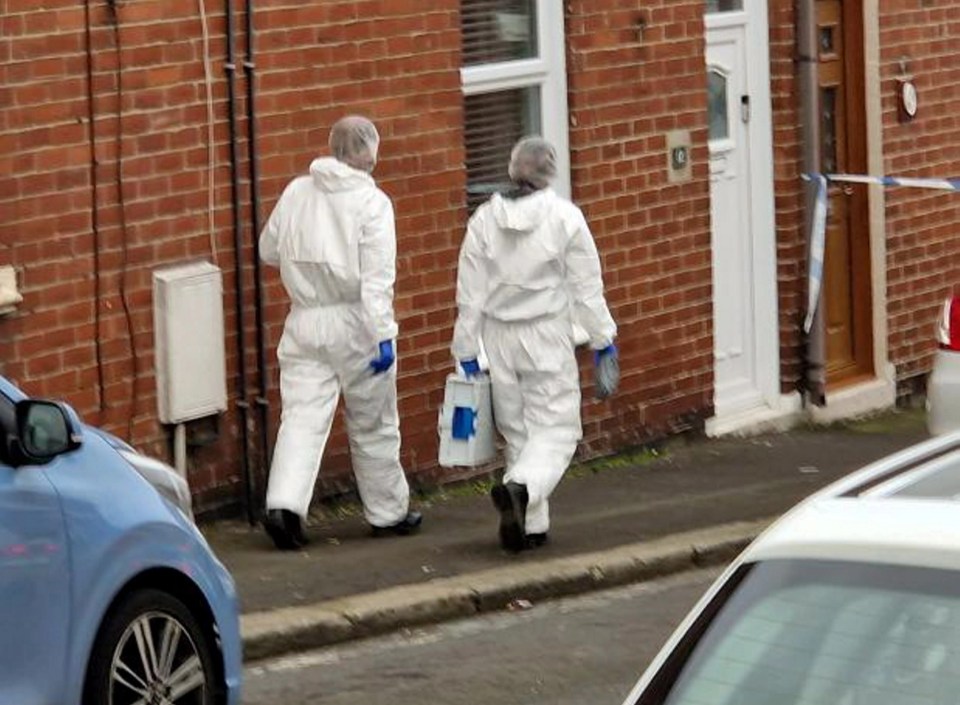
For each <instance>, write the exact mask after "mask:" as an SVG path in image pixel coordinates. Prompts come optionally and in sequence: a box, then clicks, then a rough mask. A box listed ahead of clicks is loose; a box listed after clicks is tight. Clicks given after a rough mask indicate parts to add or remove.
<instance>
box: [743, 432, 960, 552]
mask: <svg viewBox="0 0 960 705" xmlns="http://www.w3.org/2000/svg"><path fill="white" fill-rule="evenodd" d="M781 558H806V559H821V560H849V561H862V562H881V563H897V564H906V565H919V566H928V567H933V568H956V569H960V432H958V433H953V434H949V435H945V436H941V437H937V438H934V439H932V440H929V441H926V442H924V443H920V444H917V445H915V446H911V447H910V448H907V449H905V450H903V451H901V452H899V453H895V454H894V455H890V456H888V457H886V458H883V459H882V460H879V461H877V462H876V463H873V464H871V465H868V466H867V467H865V468H863V469H862V470H859V471H857V472H854V473H852V474H851V475H848V476H847V477H845V478H843V479H841V480H839V481H838V482H835V483H834V484H832V485H830V486H829V487H827V488H825V489H823V490H821V491H819V492H817V493H816V494H814V495H812V496H811V497H809V498H808V499H806V500H804V501H803V502H801V503H800V504H798V505H797V506H796V507H795V508H794V509H792V510H790V511H789V512H788V513H787V514H785V515H784V516H783V517H782V518H781V519H779V520H778V521H776V522H775V523H774V524H773V525H772V526H771V527H770V528H768V529H767V530H766V531H765V532H764V533H763V534H761V536H760V537H759V538H758V539H757V540H756V541H754V542H753V543H752V544H751V545H750V547H749V548H748V549H747V550H746V551H745V552H744V554H743V555H742V556H741V561H758V560H770V559H781Z"/></svg>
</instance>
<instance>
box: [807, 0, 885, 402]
mask: <svg viewBox="0 0 960 705" xmlns="http://www.w3.org/2000/svg"><path fill="white" fill-rule="evenodd" d="M817 25H818V39H819V50H820V53H819V56H820V66H819V68H820V114H821V118H820V130H821V134H820V140H821V159H822V169H823V171H824V172H825V173H828V174H830V173H848V174H865V173H867V172H866V169H867V140H866V116H865V103H866V97H865V92H864V75H863V74H864V65H863V4H862V0H817ZM829 193H830V196H829V198H830V201H829V204H828V219H827V242H826V253H825V259H824V276H823V296H824V311H825V313H826V317H825V333H826V352H827V361H826V362H827V385H828V386H835V385H838V384H845V383H849V382H852V381H855V380H856V379H859V378H863V377H868V376H872V375H873V372H874V370H873V324H872V302H871V281H870V229H869V217H868V210H867V187H866V186H861V185H838V186H831V188H830V190H829Z"/></svg>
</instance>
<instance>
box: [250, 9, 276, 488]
mask: <svg viewBox="0 0 960 705" xmlns="http://www.w3.org/2000/svg"><path fill="white" fill-rule="evenodd" d="M246 12H247V17H246V19H247V28H246V29H247V32H246V35H247V37H246V39H247V47H246V52H247V58H246V60H245V61H244V62H243V69H244V71H245V72H246V78H247V131H248V139H247V150H248V159H249V161H250V223H251V224H252V228H253V283H254V284H253V285H254V300H253V303H254V309H255V311H256V338H257V367H258V368H259V369H258V371H259V382H260V389H259V390H258V393H257V409H258V410H259V415H260V463H261V466H260V477H261V478H266V477H267V471H268V469H269V467H270V433H269V426H268V424H269V423H270V402H269V401H268V400H267V382H268V379H267V350H266V344H265V342H264V327H263V282H261V281H260V257H259V253H258V252H257V243H258V238H259V235H260V174H259V168H258V164H257V114H256V76H255V73H254V69H255V68H256V65H255V64H254V61H253V47H254V39H255V34H254V26H253V0H246Z"/></svg>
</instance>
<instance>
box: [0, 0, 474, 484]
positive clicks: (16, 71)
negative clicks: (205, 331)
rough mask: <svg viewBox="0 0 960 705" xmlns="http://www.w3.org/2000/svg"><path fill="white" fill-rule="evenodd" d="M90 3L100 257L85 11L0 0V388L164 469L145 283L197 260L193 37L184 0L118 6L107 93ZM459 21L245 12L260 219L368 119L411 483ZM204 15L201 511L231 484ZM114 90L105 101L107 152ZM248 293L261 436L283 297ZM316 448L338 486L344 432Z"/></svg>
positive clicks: (429, 364)
mask: <svg viewBox="0 0 960 705" xmlns="http://www.w3.org/2000/svg"><path fill="white" fill-rule="evenodd" d="M91 5H92V17H91V29H92V32H91V43H92V47H93V56H94V58H93V74H94V80H93V87H92V90H93V93H94V100H93V111H94V113H95V123H96V131H95V141H96V158H97V162H98V166H97V170H96V182H97V208H96V215H97V219H98V225H99V228H98V230H99V234H98V236H97V238H96V240H97V242H95V237H94V235H93V234H92V226H93V213H94V209H93V207H92V204H93V174H92V172H91V167H90V165H91V155H92V147H91V139H90V137H91V133H90V131H89V119H88V118H89V113H90V102H89V101H88V97H87V90H88V84H87V78H86V71H87V61H86V51H85V46H86V44H85V33H84V28H85V26H86V23H85V17H84V11H83V3H82V2H76V1H75V0H71V1H70V2H67V1H65V0H64V1H54V0H51V1H50V2H45V3H44V4H43V7H42V8H40V9H38V8H37V7H36V3H34V2H28V1H27V0H9V1H8V2H6V3H5V4H4V10H5V11H4V14H3V15H2V17H0V33H2V36H3V37H4V41H3V43H2V44H0V59H2V63H0V91H2V93H0V96H2V100H0V106H2V108H0V155H2V157H0V163H2V164H3V168H2V169H0V176H2V178H3V181H2V188H0V222H2V223H3V236H2V240H0V264H13V265H14V266H15V267H16V268H17V270H18V273H19V278H20V281H21V285H22V290H23V294H24V296H25V300H24V303H23V304H22V306H21V307H20V308H19V310H18V312H17V313H16V314H15V315H14V316H12V317H8V318H5V319H0V346H2V347H0V360H3V372H4V374H6V375H7V376H9V377H10V378H12V379H14V380H15V381H16V382H18V383H19V384H21V385H22V386H23V388H24V389H25V390H27V391H28V392H30V393H33V394H38V395H50V396H56V397H62V398H66V399H67V400H69V401H70V402H71V403H73V404H74V405H75V406H76V408H77V409H78V410H79V411H80V412H81V413H82V414H83V415H84V417H85V418H86V419H87V420H88V421H91V422H93V423H100V424H103V425H104V426H106V427H107V428H108V429H110V430H112V431H114V432H116V433H117V434H118V435H121V436H123V437H128V438H131V439H132V441H133V442H135V443H136V444H137V445H139V446H140V447H142V448H144V449H145V450H147V451H149V452H153V453H156V454H158V455H161V456H164V457H168V454H169V453H168V447H167V446H168V440H167V433H166V431H165V430H164V429H163V428H161V427H160V425H159V424H158V423H157V422H156V419H155V409H156V394H155V379H154V373H153V332H152V301H151V272H152V270H153V269H155V268H156V267H158V266H162V265H166V264H173V263H178V262H181V261H183V260H185V259H191V258H198V257H206V258H209V257H211V252H212V251H211V240H210V233H209V229H208V227H207V214H208V209H207V183H208V173H207V168H206V167H207V156H208V155H207V122H206V118H207V115H206V104H205V92H204V84H203V75H204V74H203V46H202V40H201V36H202V35H201V23H200V18H199V15H198V11H197V3H196V2H195V1H194V0H162V2H161V1H159V0H156V1H151V0H139V1H138V2H136V3H121V4H119V6H118V11H117V18H118V20H119V25H118V26H119V34H120V44H121V47H122V50H121V53H120V57H121V63H122V66H123V71H122V82H120V83H118V81H117V73H116V69H117V55H116V52H115V51H114V49H115V32H114V24H113V21H112V17H111V13H110V11H109V9H108V7H107V4H106V3H105V2H98V1H97V0H92V2H91ZM234 7H235V8H236V12H237V15H236V18H235V19H236V24H235V27H236V28H237V39H236V45H235V47H236V54H237V59H238V61H240V60H242V59H243V58H244V53H243V50H244V45H243V35H242V31H241V30H242V25H243V19H244V18H243V14H242V12H243V2H241V1H240V0H236V1H235V3H234ZM457 7H458V6H457V4H456V3H453V2H449V1H448V2H446V3H434V4H432V5H431V7H430V8H429V10H428V11H424V9H423V6H422V3H418V2H412V1H410V2H404V1H401V0H393V1H392V2H390V3H382V2H356V3H349V4H348V3H311V4H309V5H304V6H302V7H294V6H291V5H290V4H289V3H284V2H278V1H273V2H264V1H263V0H260V1H259V2H257V3H256V8H257V14H256V16H255V17H256V25H257V27H258V30H259V35H258V37H257V41H256V47H257V52H258V55H257V57H256V70H257V72H258V81H257V88H258V92H259V94H258V100H257V107H258V112H259V116H260V122H259V125H258V127H259V137H260V139H259V153H260V167H261V177H262V178H261V194H262V197H263V203H262V204H261V209H260V215H261V222H262V221H263V220H264V219H265V218H266V217H267V215H268V214H269V210H270V208H271V207H272V205H273V203H274V201H275V199H276V198H277V196H278V195H279V193H280V191H281V190H282V187H283V185H284V184H285V183H286V181H287V180H288V179H290V178H291V177H292V176H294V175H296V174H298V173H302V172H304V171H305V170H306V168H307V166H308V165H309V162H310V160H311V159H312V158H313V157H315V156H317V155H318V154H319V153H321V152H324V151H325V149H326V134H327V130H328V128H329V126H330V124H332V122H333V121H334V120H335V119H336V118H338V117H340V116H341V115H343V114H344V113H346V112H350V111H358V112H362V113H365V114H367V115H369V116H370V117H372V118H373V119H374V120H375V121H376V122H377V124H378V126H379V128H380V131H381V134H382V136H383V139H384V144H383V149H382V150H381V164H380V167H379V168H378V173H377V175H378V177H379V178H380V180H381V184H382V185H383V187H384V189H385V190H386V191H387V192H388V193H389V194H390V195H391V196H392V197H393V199H394V203H395V205H396V208H397V212H398V231H399V242H398V252H399V257H398V268H399V272H400V276H399V281H398V285H397V313H398V316H399V318H400V322H401V326H402V336H401V341H400V356H401V379H400V393H401V402H400V405H401V409H402V412H403V415H404V440H405V450H404V460H405V462H406V463H407V465H408V466H409V467H410V469H411V470H413V471H417V470H420V469H423V468H429V467H430V466H432V465H433V464H434V463H435V460H434V459H435V451H434V450H433V449H434V447H435V445H436V439H435V435H436V432H435V426H436V407H437V404H438V400H439V396H440V394H442V391H441V384H442V378H443V376H444V374H445V372H446V369H447V368H448V367H449V354H448V353H447V347H448V344H449V328H450V326H451V323H452V316H453V311H452V310H451V307H450V301H451V298H450V295H449V294H450V290H451V288H452V286H453V282H454V277H455V274H454V267H455V262H456V252H457V249H458V246H459V240H460V237H461V233H462V230H463V223H464V218H465V211H464V209H463V206H462V201H463V192H464V176H463V174H462V169H461V165H462V163H463V154H462V135H461V125H462V107H461V100H462V99H461V95H460V84H459V50H460V41H459V17H458V15H457V13H456V8H457ZM207 9H208V12H209V24H210V33H211V59H212V74H213V79H214V84H215V85H214V102H215V105H214V109H215V115H216V118H215V119H216V128H215V143H216V169H215V183H216V191H215V201H214V203H215V207H214V212H215V219H216V228H215V237H214V242H215V247H216V251H217V255H218V258H217V261H218V264H219V265H220V266H221V267H222V268H223V269H224V289H225V298H224V307H225V313H226V323H227V330H228V339H227V341H226V342H227V355H228V379H229V381H230V386H229V389H230V393H231V403H230V410H229V411H228V413H227V414H226V415H225V417H224V420H223V423H222V424H221V434H222V435H221V439H220V441H219V442H218V443H217V444H216V445H215V446H214V447H212V448H209V449H206V450H204V451H200V452H198V453H196V454H195V455H194V456H193V457H192V458H191V463H192V468H191V481H192V483H193V486H194V488H195V489H196V490H198V491H199V492H200V493H201V494H203V492H204V491H205V490H207V489H210V488H213V487H214V486H216V485H224V484H230V483H234V482H238V481H239V479H240V478H239V463H238V455H237V448H238V444H237V440H236V438H237V435H238V432H239V431H238V425H237V424H238V414H237V411H236V408H235V402H236V398H235V391H234V381H235V379H236V369H237V357H236V347H237V345H236V342H237V341H236V317H235V314H234V289H235V279H234V271H235V270H234V249H233V235H232V227H233V226H232V224H233V219H232V213H231V208H230V194H231V190H230V181H229V177H230V162H229V152H228V130H227V106H226V81H225V80H224V64H225V46H226V44H225V36H224V35H225V21H224V9H223V3H221V2H208V3H207ZM237 77H238V78H237V83H236V89H237V96H238V98H239V100H238V105H237V109H236V114H237V116H238V129H239V133H240V135H241V141H240V144H239V147H238V149H239V154H240V155H241V158H242V160H243V164H241V175H242V176H243V178H244V181H243V182H242V183H241V185H240V186H241V198H242V204H241V208H242V210H241V217H242V218H243V227H244V232H243V238H244V242H245V243H246V249H245V251H244V252H243V258H244V262H245V263H246V264H245V274H244V291H245V295H246V304H247V306H246V310H245V312H244V320H245V340H246V344H247V350H248V352H247V355H248V359H247V363H248V364H247V368H248V371H249V379H248V388H249V398H250V399H251V400H252V398H253V395H254V392H255V383H256V374H255V372H256V356H255V351H254V316H253V304H252V302H253V279H252V256H253V252H252V245H251V243H252V240H253V237H252V236H253V234H252V233H251V232H250V229H249V225H250V211H249V201H248V185H247V181H246V174H247V165H246V153H247V152H246V143H245V142H244V140H243V139H242V138H243V136H244V135H245V134H246V121H245V119H244V116H245V103H244V100H243V96H244V92H245V83H244V74H243V70H242V66H241V67H240V68H238V72H237ZM118 87H119V88H121V89H122V101H123V120H122V132H121V133H120V134H121V138H120V140H119V141H118V129H121V128H120V126H119V125H118V121H117V102H118ZM121 150H122V152H121ZM121 154H122V159H123V166H122V186H123V190H122V197H123V201H124V208H123V209H122V211H121V208H120V207H119V201H120V198H121V194H120V192H119V190H118V187H117V183H118V179H117V168H118V166H117V160H118V156H120V155H121ZM95 253H97V254H95ZM98 268H99V277H97V276H95V272H96V271H97V269H98ZM98 280H99V282H98ZM265 282H266V290H265V294H266V296H265V298H266V301H267V309H266V318H267V321H268V327H267V331H266V333H267V335H266V339H267V345H268V357H269V360H270V363H271V367H270V370H269V376H270V385H271V393H270V398H271V401H272V402H273V409H272V417H273V424H272V430H271V435H272V434H273V433H275V430H276V417H277V415H278V412H279V399H278V397H277V393H276V377H277V370H276V367H275V356H274V348H275V345H276V343H277V341H278V339H279V334H280V331H281V328H282V321H283V316H284V314H285V311H286V301H285V298H284V296H283V294H282V290H281V288H280V287H279V281H278V278H277V277H276V276H275V273H274V272H272V271H271V272H266V273H265ZM121 284H122V285H123V287H125V293H126V296H122V295H121ZM98 288H99V291H100V297H101V298H100V300H101V307H100V314H101V316H100V322H99V330H98V329H97V324H96V321H95V308H94V301H95V299H96V294H97V291H98ZM125 304H126V307H127V308H128V309H129V330H128V317H127V315H126V314H125V312H124V306H125ZM131 333H132V334H131ZM97 339H99V341H100V348H99V357H100V361H101V362H100V364H99V365H98V349H97V346H96V342H95V341H96V340H97ZM131 339H132V343H133V344H132V345H131ZM132 350H135V352H136V359H137V363H136V372H137V379H138V381H137V384H136V388H135V390H134V386H133V382H132V377H133V373H134V365H133V364H132V362H131V352H132ZM101 376H102V378H103V381H104V386H103V388H102V389H101V388H100V385H99V380H100V378H101ZM253 418H254V417H253V415H251V424H252V423H253ZM253 430H254V429H253V428H251V431H253ZM251 437H252V438H253V437H255V436H254V435H253V434H252V435H251ZM271 440H272V439H271ZM251 451H253V448H251ZM331 451H332V452H331V454H330V456H329V458H328V463H327V465H328V466H329V468H330V469H331V472H330V473H329V475H334V476H335V475H337V472H336V471H338V470H339V471H341V474H342V471H343V470H344V468H345V465H346V463H345V462H344V453H345V443H344V439H343V438H342V431H341V432H340V433H338V434H336V435H335V436H334V438H333V440H332V442H331ZM256 464H257V461H256V458H254V465H256Z"/></svg>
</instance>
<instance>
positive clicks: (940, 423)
mask: <svg viewBox="0 0 960 705" xmlns="http://www.w3.org/2000/svg"><path fill="white" fill-rule="evenodd" d="M937 345H938V349H937V352H936V355H935V356H934V359H933V371H932V372H931V373H930V377H929V379H928V380H927V428H928V429H929V431H930V433H932V434H934V435H937V434H940V433H948V432H950V431H956V430H960V296H954V297H952V298H949V299H947V300H946V302H945V303H944V304H943V313H942V314H941V316H940V323H939V325H938V326H937Z"/></svg>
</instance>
